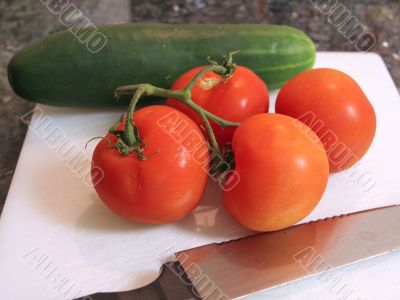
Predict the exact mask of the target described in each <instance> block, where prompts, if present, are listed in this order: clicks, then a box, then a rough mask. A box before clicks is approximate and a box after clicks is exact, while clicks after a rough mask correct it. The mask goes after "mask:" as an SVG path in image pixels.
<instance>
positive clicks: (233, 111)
mask: <svg viewBox="0 0 400 300" xmlns="http://www.w3.org/2000/svg"><path fill="white" fill-rule="evenodd" d="M203 68H204V66H203V67H197V68H194V69H192V70H190V71H188V72H187V73H185V74H183V75H182V76H181V77H179V78H178V79H177V80H176V81H175V83H174V84H173V85H172V87H171V89H173V90H180V89H183V88H184V87H186V85H187V84H188V83H189V82H190V80H191V79H192V78H193V77H194V76H195V75H196V74H197V73H198V72H199V71H201V70H202V69H203ZM192 100H193V101H194V102H195V103H197V104H198V105H200V106H201V107H203V108H204V109H206V110H208V111H209V112H211V113H212V114H214V115H216V116H218V117H220V118H223V119H225V120H227V121H231V122H242V121H244V120H245V119H246V118H248V117H250V116H252V115H254V114H258V113H263V112H267V111H268V105H269V93H268V89H267V86H266V85H265V83H264V82H263V81H262V80H261V79H260V78H259V77H258V76H257V75H256V74H255V73H254V72H253V71H251V70H250V69H247V68H245V67H241V66H238V67H237V68H236V71H235V72H234V73H233V75H232V76H231V77H230V78H229V79H228V80H226V79H225V78H224V77H222V76H220V75H218V74H216V73H214V72H207V73H205V74H204V76H203V77H202V78H201V79H199V80H198V81H197V82H196V84H195V86H194V87H193V89H192ZM167 105H168V106H171V107H174V108H176V109H179V110H180V111H182V112H184V113H185V114H186V115H188V116H190V117H191V118H192V119H193V120H194V121H195V122H196V123H197V124H198V125H199V126H201V125H202V124H203V121H202V120H201V118H200V116H199V115H198V114H197V113H195V112H194V111H193V110H192V109H191V108H190V107H188V106H187V105H185V104H183V103H181V102H179V101H177V100H175V99H167ZM211 125H212V127H213V131H214V134H215V136H216V139H217V142H218V144H219V145H220V146H222V145H223V144H225V143H226V142H231V141H232V136H233V133H234V132H235V129H236V127H226V128H221V127H220V126H219V125H218V124H216V123H215V122H213V121H211ZM206 135H207V134H206Z"/></svg>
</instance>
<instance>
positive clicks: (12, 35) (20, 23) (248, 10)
mask: <svg viewBox="0 0 400 300" xmlns="http://www.w3.org/2000/svg"><path fill="white" fill-rule="evenodd" d="M69 2H71V3H74V4H76V5H77V6H78V7H79V8H80V9H81V10H82V11H83V12H84V14H85V15H86V16H87V17H88V18H89V19H90V20H91V21H92V22H93V23H95V24H104V23H115V22H126V21H129V20H131V21H133V22H144V21H145V22H163V23H274V24H286V25H291V26H294V27H297V28H300V29H302V30H304V31H305V32H307V33H308V34H309V35H310V36H311V38H312V39H313V40H314V42H315V43H316V45H317V48H318V50H328V51H356V50H357V49H356V47H355V46H354V44H353V43H350V42H348V41H347V40H346V39H345V38H344V37H343V36H342V34H341V33H340V32H339V30H338V29H337V28H336V27H335V26H334V25H333V24H332V23H331V22H329V21H330V19H329V15H327V14H323V13H321V11H319V10H318V9H316V8H315V7H314V6H313V4H312V3H315V2H319V1H315V0H307V1H306V0H304V1H303V0H291V1H290V0H275V1H272V0H230V1H227V0H226V1H219V0H176V1H173V0H165V1H161V0H149V1H139V0H131V1H128V0H114V1H107V0H99V1H94V0H90V1H88V0H87V1H83V0H70V1H69ZM341 2H342V4H343V5H344V6H345V7H346V8H347V9H348V10H349V12H350V13H351V14H352V15H353V16H354V17H355V18H357V19H358V20H359V21H360V22H361V23H362V24H363V25H365V26H366V27H367V28H368V29H369V30H370V31H371V32H372V33H373V35H374V36H375V37H376V39H377V42H376V45H375V47H374V48H373V49H372V51H374V52H376V53H379V54H380V55H382V56H383V58H384V60H385V63H386V65H387V66H388V68H389V70H390V72H391V74H392V76H393V78H394V80H395V83H396V85H397V87H398V89H399V91H400V18H399V15H400V2H399V1H398V0H381V1H379V0H363V1H341ZM360 2H361V3H360ZM0 28H1V32H0V44H1V52H0V103H1V105H0V115H1V118H0V136H1V137H2V138H1V140H0V149H1V150H0V212H1V210H2V207H3V204H4V201H5V198H6V196H7V192H8V188H9V185H10V182H11V179H12V176H13V172H14V169H15V165H16V163H17V159H18V155H19V152H20V149H21V146H22V143H23V140H24V136H25V133H26V129H27V128H26V126H25V125H24V124H23V123H22V122H21V121H20V116H21V115H23V114H24V113H25V112H27V111H29V110H30V109H32V107H33V104H32V103H29V102H27V101H25V100H22V99H21V98H19V97H17V96H16V95H14V93H13V92H12V90H11V88H10V87H9V85H8V81H7V68H6V67H7V63H8V61H9V60H10V58H11V57H12V55H13V54H14V53H15V52H16V51H17V50H18V49H20V48H22V47H23V46H25V45H27V44H29V43H31V42H32V41H34V40H36V39H38V38H41V37H44V36H46V35H48V34H49V33H52V32H56V31H59V30H62V29H63V26H62V25H61V24H60V23H59V21H58V19H57V16H54V15H52V14H51V13H50V12H49V10H48V9H47V8H46V7H45V6H44V5H43V4H42V3H41V1H28V0H1V1H0Z"/></svg>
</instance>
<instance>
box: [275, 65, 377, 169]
mask: <svg viewBox="0 0 400 300" xmlns="http://www.w3.org/2000/svg"><path fill="white" fill-rule="evenodd" d="M276 112H278V113H281V114H285V115H288V116H291V117H294V118H297V119H299V120H301V121H302V122H304V123H305V124H307V125H308V126H309V127H311V128H312V129H313V130H314V131H315V133H316V134H317V135H318V136H319V138H320V139H321V141H322V143H323V144H324V146H325V149H326V151H327V153H328V157H329V167H330V171H331V172H337V171H342V170H345V169H347V168H349V167H351V166H353V165H354V164H355V163H356V162H357V161H359V160H360V159H361V158H362V157H363V155H364V154H365V153H366V152H367V150H368V148H369V146H370V145H371V143H372V140H373V139H374V135H375V128H376V117H375V111H374V108H373V107H372V105H371V103H370V102H369V101H368V98H367V97H366V96H365V94H364V93H363V91H362V90H361V88H360V86H359V85H358V84H357V83H356V82H355V81H354V80H353V79H352V78H351V77H350V76H348V75H346V74H345V73H343V72H340V71H338V70H334V69H314V70H309V71H305V72H303V73H301V74H299V75H297V76H296V77H294V78H293V79H291V80H289V81H288V82H287V83H286V84H285V85H284V86H283V87H282V89H281V91H280V92H279V95H278V98H277V101H276Z"/></svg>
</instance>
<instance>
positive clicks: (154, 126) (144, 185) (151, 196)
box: [92, 105, 209, 224]
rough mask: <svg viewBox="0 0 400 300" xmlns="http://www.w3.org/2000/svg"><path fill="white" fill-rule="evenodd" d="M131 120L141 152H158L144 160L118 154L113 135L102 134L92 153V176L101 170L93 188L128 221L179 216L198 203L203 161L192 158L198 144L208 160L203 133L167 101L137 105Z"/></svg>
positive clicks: (168, 219) (204, 177)
mask: <svg viewBox="0 0 400 300" xmlns="http://www.w3.org/2000/svg"><path fill="white" fill-rule="evenodd" d="M134 122H135V124H136V126H137V128H138V130H139V133H140V137H141V139H142V140H143V141H144V143H145V144H146V145H147V148H146V150H145V151H144V155H145V156H149V155H151V154H154V153H155V152H157V151H158V153H156V154H154V155H152V156H151V157H149V158H148V159H146V160H140V159H139V158H138V157H137V155H136V153H130V154H128V155H126V156H123V155H121V154H120V153H119V151H118V149H116V148H115V147H113V146H111V145H112V144H114V143H115V141H116V136H115V135H114V134H107V135H106V137H105V138H104V139H103V140H102V141H100V143H99V144H98V145H97V146H96V148H95V150H94V153H93V158H92V179H93V180H94V176H95V175H98V168H100V169H101V170H103V173H104V178H103V179H102V180H100V181H99V182H98V183H97V184H96V185H95V189H96V192H97V193H98V195H99V197H100V199H101V200H102V201H103V202H104V203H105V204H106V205H107V206H108V207H109V208H110V209H111V210H113V211H114V212H116V213H117V214H119V215H121V216H122V217H125V218H127V219H130V220H134V221H139V222H142V223H148V224H160V223H168V222H174V221H177V220H179V219H182V218H183V217H185V216H186V215H187V214H189V213H190V212H191V211H192V210H193V209H194V208H195V207H196V206H197V204H198V203H199V202H200V200H201V198H202V196H203V193H204V190H205V186H206V183H207V178H208V173H207V171H208V169H207V168H208V165H207V164H203V165H202V164H200V163H199V162H197V161H195V160H194V159H193V158H192V155H193V153H194V149H195V145H197V148H196V149H200V150H201V151H202V152H203V158H205V161H208V155H209V153H208V149H207V144H206V142H205V138H204V136H203V135H202V133H201V131H200V128H199V127H198V126H197V125H196V124H195V123H194V122H193V121H192V120H191V119H190V118H188V117H187V116H186V115H184V114H183V113H181V112H179V111H177V110H175V109H173V108H170V107H166V106H157V105H154V106H148V107H145V108H142V109H140V110H138V111H137V112H135V113H134ZM177 122H184V123H185V122H186V123H185V124H186V127H185V129H182V126H180V127H179V128H178V129H176V128H175V127H174V126H175V125H176V124H177ZM181 124H182V123H181ZM123 128H124V121H123V122H122V123H121V124H120V127H119V129H123ZM189 133H191V134H192V135H190V136H189ZM185 136H189V137H188V138H186V139H181V138H182V137H185ZM173 137H175V138H176V139H178V141H177V140H175V139H174V138H173ZM179 139H181V140H179ZM179 141H182V142H179ZM191 142H192V144H190V143H191ZM95 166H96V169H95V168H94V167H95Z"/></svg>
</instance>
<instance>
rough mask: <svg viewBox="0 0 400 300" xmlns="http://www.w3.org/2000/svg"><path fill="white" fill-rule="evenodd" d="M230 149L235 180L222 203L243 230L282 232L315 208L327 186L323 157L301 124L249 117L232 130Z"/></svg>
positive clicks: (276, 117)
mask: <svg viewBox="0 0 400 300" xmlns="http://www.w3.org/2000/svg"><path fill="white" fill-rule="evenodd" d="M232 149H233V152H234V155H235V172H237V174H238V175H239V178H240V180H239V181H238V183H237V184H236V185H235V186H233V187H232V186H229V187H228V189H227V190H225V191H224V193H223V201H224V206H225V208H226V209H227V211H228V212H229V213H230V215H231V216H232V217H233V218H234V219H236V220H237V221H238V222H239V223H240V224H242V225H243V226H245V227H247V228H249V229H252V230H256V231H273V230H278V229H282V228H285V227H288V226H290V225H293V224H295V223H297V222H298V221H300V220H301V219H303V218H304V217H306V216H307V215H308V214H309V213H310V212H311V211H312V210H313V209H314V207H315V206H316V205H317V204H318V202H319V200H320V199H321V197H322V195H323V193H324V191H325V188H326V185H327V180H328V175H329V163H328V157H327V155H326V152H325V150H324V148H323V146H322V144H321V142H320V140H319V138H318V137H317V136H316V135H315V133H313V132H312V130H311V129H310V128H308V127H307V126H306V125H305V124H303V123H302V122H300V121H298V120H296V119H294V118H291V117H288V116H284V115H280V114H258V115H255V116H252V117H250V118H248V119H246V120H245V121H244V122H243V123H242V124H241V125H240V126H239V127H238V129H237V130H236V132H235V134H234V136H233V143H232ZM227 181H229V180H227Z"/></svg>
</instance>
